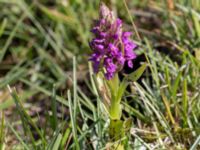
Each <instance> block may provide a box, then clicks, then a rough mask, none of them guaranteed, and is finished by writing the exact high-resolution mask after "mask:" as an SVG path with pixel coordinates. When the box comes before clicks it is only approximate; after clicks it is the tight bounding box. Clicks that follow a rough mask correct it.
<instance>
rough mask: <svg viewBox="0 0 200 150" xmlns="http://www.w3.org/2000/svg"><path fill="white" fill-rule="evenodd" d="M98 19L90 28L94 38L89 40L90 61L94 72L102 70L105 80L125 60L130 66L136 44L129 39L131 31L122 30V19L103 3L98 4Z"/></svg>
mask: <svg viewBox="0 0 200 150" xmlns="http://www.w3.org/2000/svg"><path fill="white" fill-rule="evenodd" d="M99 16H100V17H99V20H97V21H95V26H94V27H93V28H92V33H93V34H94V36H95V37H94V38H93V39H92V41H91V42H90V47H91V49H92V50H93V53H92V54H91V56H90V61H92V63H93V69H94V72H95V73H98V72H99V71H100V70H104V75H105V77H106V79H107V80H110V79H112V78H113V76H114V75H115V74H116V73H117V72H119V71H120V70H121V69H122V68H123V66H124V64H125V62H127V64H128V67H130V68H132V67H133V63H132V60H133V59H135V58H136V54H135V52H134V51H133V50H134V49H135V48H136V47H137V45H136V44H135V43H134V42H133V41H132V40H131V39H130V36H131V32H124V31H123V30H122V20H120V19H119V18H116V17H115V16H114V13H113V11H111V10H110V9H109V8H108V7H107V6H106V5H105V4H104V3H101V5H100V12H99Z"/></svg>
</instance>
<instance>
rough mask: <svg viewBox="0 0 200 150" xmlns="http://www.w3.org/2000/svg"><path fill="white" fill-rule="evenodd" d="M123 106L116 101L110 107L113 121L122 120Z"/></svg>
mask: <svg viewBox="0 0 200 150" xmlns="http://www.w3.org/2000/svg"><path fill="white" fill-rule="evenodd" d="M121 111H122V110H121V106H120V102H116V101H111V106H110V117H111V119H112V120H120V118H121V114H122V112H121Z"/></svg>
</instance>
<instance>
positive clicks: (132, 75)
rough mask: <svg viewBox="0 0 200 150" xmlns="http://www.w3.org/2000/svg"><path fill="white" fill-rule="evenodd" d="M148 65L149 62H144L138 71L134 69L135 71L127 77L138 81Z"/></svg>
mask: <svg viewBox="0 0 200 150" xmlns="http://www.w3.org/2000/svg"><path fill="white" fill-rule="evenodd" d="M146 67H147V64H143V65H142V66H141V67H140V68H138V69H137V70H136V71H134V72H133V73H131V74H129V75H128V76H127V77H126V79H127V80H131V81H133V82H134V81H137V80H138V79H139V78H140V77H141V75H142V74H143V72H144V71H145V69H146Z"/></svg>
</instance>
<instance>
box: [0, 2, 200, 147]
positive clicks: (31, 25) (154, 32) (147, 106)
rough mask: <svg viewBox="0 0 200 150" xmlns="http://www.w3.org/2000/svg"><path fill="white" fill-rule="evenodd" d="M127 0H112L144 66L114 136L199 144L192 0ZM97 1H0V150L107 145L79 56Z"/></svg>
mask: <svg viewBox="0 0 200 150" xmlns="http://www.w3.org/2000/svg"><path fill="white" fill-rule="evenodd" d="M126 1H127V5H125V4H124V1H117V0H113V4H112V5H111V6H112V8H113V9H114V10H116V11H117V13H118V16H119V17H120V18H122V19H123V20H124V24H125V26H124V27H125V28H126V30H130V31H132V32H134V33H135V34H134V35H133V39H134V41H135V42H136V43H137V44H138V45H139V48H138V50H137V51H136V52H137V54H138V56H139V55H143V56H144V57H145V58H146V61H145V63H146V64H147V69H146V71H145V73H144V75H143V78H142V80H141V81H140V82H134V83H131V86H130V90H127V91H126V94H125V96H124V97H123V100H122V106H123V118H124V119H125V118H128V117H131V118H133V122H132V126H131V130H130V132H128V138H127V139H123V140H127V141H128V142H129V145H130V148H129V149H136V150H137V149H138V150H139V149H141V148H142V147H145V148H146V149H158V150H160V149H181V150H182V149H190V150H195V149H200V145H199V144H200V126H199V124H200V111H199V110H200V92H199V91H200V52H199V51H200V1H199V0H190V1H188V0H171V1H170V0H169V1H168V2H171V4H172V2H173V6H174V7H173V8H170V7H169V3H167V1H149V0H142V1H141V0H134V1H128V0H126ZM98 6H99V1H96V0H66V1H65V0H57V1H53V0H52V1H49V0H37V1H30V0H9V1H8V0H0V8H1V14H0V18H1V19H0V116H1V117H0V150H7V149H31V150H32V149H39V150H40V149H41V150H44V149H48V150H57V149H77V150H78V149H87V150H89V149H98V150H99V149H102V150H103V149H106V148H107V147H106V146H108V145H107V143H108V141H109V138H108V124H109V118H108V116H107V112H106V109H105V106H104V105H103V103H102V101H103V99H102V95H101V94H102V93H99V92H98V90H97V87H96V84H95V79H94V75H93V74H92V69H91V64H89V63H88V54H90V48H89V46H88V41H89V40H91V38H92V34H91V33H90V29H91V26H92V23H93V20H94V19H97V18H98ZM136 31H137V32H138V33H139V35H140V38H138V36H137V34H136ZM140 39H141V40H140ZM143 63H144V62H142V61H140V64H141V65H142V64H143ZM117 142H120V141H117Z"/></svg>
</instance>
